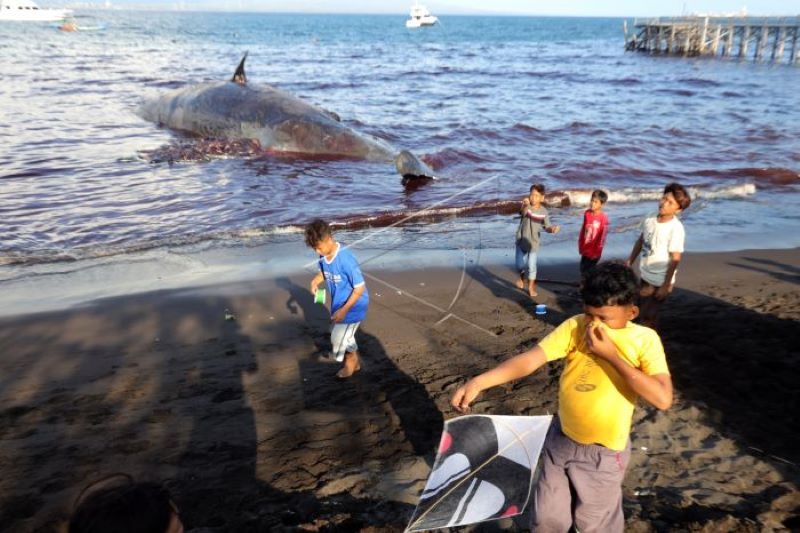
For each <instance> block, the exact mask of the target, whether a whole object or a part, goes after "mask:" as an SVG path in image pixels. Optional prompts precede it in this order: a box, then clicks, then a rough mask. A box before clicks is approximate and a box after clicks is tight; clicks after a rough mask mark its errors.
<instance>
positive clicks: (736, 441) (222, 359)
mask: <svg viewBox="0 0 800 533" xmlns="http://www.w3.org/2000/svg"><path fill="white" fill-rule="evenodd" d="M797 265H800V250H798V249H794V250H768V251H744V252H736V253H726V254H705V255H703V254H689V255H688V256H687V257H686V260H685V262H684V264H683V265H682V266H681V269H680V272H679V278H678V288H677V289H676V291H675V293H674V294H673V296H672V297H671V300H670V301H669V304H668V305H666V306H665V308H664V312H663V314H662V321H661V324H660V329H661V333H662V337H663V339H664V344H665V347H666V350H667V357H668V361H669V364H670V368H671V371H672V373H673V379H674V382H675V387H676V402H675V405H674V406H673V407H672V409H670V410H669V411H667V412H658V411H657V410H655V409H653V408H649V407H644V406H640V407H639V408H638V409H637V411H636V415H635V421H634V428H633V433H632V439H633V446H634V453H633V458H632V461H631V465H630V467H629V470H628V473H627V477H626V479H625V484H624V494H625V511H626V516H627V520H628V528H627V529H629V530H630V531H637V532H638V531H642V532H643V531H687V530H689V531H764V530H782V529H783V530H797V529H798V528H800V491H799V490H798V484H800V470H799V469H798V464H800V452H798V451H797V447H796V445H795V441H796V437H797V435H798V434H800V423H799V422H798V418H797V417H798V415H797V413H798V412H800V406H798V396H799V395H800V387H798V386H797V383H796V379H795V377H796V376H797V370H796V368H797V366H798V364H800V350H798V346H800V327H798V326H799V325H800V301H799V298H798V296H799V295H800V290H798V288H800V269H799V268H798V267H797ZM365 273H366V274H367V275H368V278H367V283H368V286H369V288H370V291H371V295H372V302H371V307H370V311H369V315H368V318H367V320H366V321H365V322H364V323H363V324H362V328H361V330H360V332H359V336H358V337H357V338H358V342H359V344H360V346H361V348H362V354H363V363H362V370H361V372H359V373H358V374H356V376H355V377H354V378H352V379H350V380H347V381H340V380H337V379H336V378H335V377H334V375H335V372H336V370H337V365H336V364H332V363H330V362H328V361H326V360H325V359H324V357H322V356H323V355H324V353H325V351H326V350H327V344H328V335H327V324H328V314H327V311H326V309H325V308H324V307H322V306H319V305H315V304H314V303H313V301H312V297H311V295H310V294H309V292H308V290H307V283H308V280H309V278H310V276H309V275H307V274H305V273H303V274H298V275H297V276H289V277H281V278H277V279H264V280H261V281H258V282H246V283H236V284H230V285H224V286H214V287H210V288H201V289H183V290H170V291H161V292H154V293H148V294H143V295H134V296H126V297H120V298H110V299H105V300H101V301H97V302H94V303H93V304H91V305H86V306H83V307H80V308H75V309H70V310H66V311H59V312H51V313H41V314H35V315H28V316H18V317H8V318H3V319H2V320H0V353H2V357H1V358H0V471H1V472H2V474H3V475H2V477H0V530H2V531H21V532H28V531H51V530H53V525H54V524H55V521H56V520H58V518H59V517H61V516H63V515H64V513H65V512H67V511H68V509H69V506H70V504H71V502H72V501H73V500H74V498H75V496H76V495H77V493H78V491H79V490H80V489H81V488H82V487H83V486H84V485H86V484H87V483H88V482H90V481H92V480H94V479H96V478H98V477H101V476H103V475H105V474H108V473H111V472H118V471H124V472H128V473H131V474H133V475H134V476H136V477H137V478H140V479H156V480H163V481H164V482H165V483H166V484H167V486H168V487H169V488H170V489H171V490H172V491H173V493H174V495H175V499H176V500H177V502H178V504H179V506H180V508H181V514H182V517H183V519H184V522H185V525H186V529H187V531H191V530H196V531H206V532H208V531H237V532H247V531H282V530H285V531H402V529H403V528H404V526H405V525H406V523H407V520H408V518H409V517H410V515H411V513H412V512H413V509H414V503H415V501H416V498H417V495H418V493H419V491H420V490H421V488H422V486H423V485H424V481H425V479H426V477H427V474H428V471H429V465H430V464H431V462H432V459H433V450H434V448H435V446H436V443H437V442H438V438H439V433H440V431H441V426H442V422H443V420H444V419H446V418H450V417H452V416H455V413H454V412H453V411H452V410H451V409H449V407H448V400H449V396H450V394H451V393H452V391H453V390H454V388H455V387H457V386H458V385H459V384H461V383H462V382H463V380H464V379H465V378H466V377H469V376H472V375H474V374H476V373H478V372H480V371H483V370H485V369H487V368H489V367H491V366H493V365H494V364H496V363H497V362H499V361H501V360H503V359H505V358H507V357H509V356H510V355H513V354H514V353H517V352H518V351H520V350H522V349H525V348H527V347H529V346H532V345H533V344H535V343H536V341H537V340H538V339H539V338H541V337H542V336H543V335H545V334H547V333H548V332H549V331H550V330H552V328H553V327H554V325H556V324H558V323H559V322H560V321H561V320H563V319H564V318H565V317H567V316H570V315H572V314H575V313H578V312H580V309H581V306H580V302H579V300H578V298H577V295H576V292H575V287H574V286H572V285H570V284H566V283H547V282H542V283H541V284H540V289H539V293H540V297H539V298H538V302H539V303H545V304H547V305H548V309H549V313H548V314H547V315H545V316H544V317H537V316H536V315H535V314H534V302H532V301H531V300H530V299H529V298H527V296H526V295H524V294H523V293H522V292H520V291H518V290H517V289H516V288H515V287H514V286H513V273H512V272H511V270H510V269H509V268H508V267H506V266H480V265H476V264H470V265H468V268H467V269H466V270H464V271H463V272H462V269H461V268H460V266H456V267H453V268H452V269H446V268H439V269H428V270H421V271H410V272H386V271H371V270H369V269H365ZM540 276H541V277H542V278H549V279H553V280H558V281H574V280H575V279H576V277H577V264H570V265H557V266H551V267H546V268H542V271H541V274H540ZM226 309H227V310H229V311H230V313H232V314H233V315H234V316H235V320H225V314H226ZM542 318H543V319H542ZM559 370H560V369H559V367H558V366H557V365H551V366H550V367H547V368H545V369H543V370H542V371H540V372H539V373H537V374H536V375H534V376H532V377H530V378H528V379H525V380H521V381H520V382H517V383H514V384H512V385H507V386H505V387H499V388H497V389H494V390H491V391H488V392H487V393H485V394H484V395H482V396H481V397H480V399H479V401H478V402H477V403H476V404H475V412H478V413H493V414H544V413H547V412H550V413H553V412H555V411H556V409H557V405H556V396H557V380H558V375H559ZM526 520H527V515H525V516H523V517H521V518H519V519H516V520H504V521H501V522H498V523H495V524H493V525H490V526H484V527H482V528H476V529H479V530H482V531H497V530H500V529H510V530H524V529H525V527H526V526H525V524H526V523H527V522H526Z"/></svg>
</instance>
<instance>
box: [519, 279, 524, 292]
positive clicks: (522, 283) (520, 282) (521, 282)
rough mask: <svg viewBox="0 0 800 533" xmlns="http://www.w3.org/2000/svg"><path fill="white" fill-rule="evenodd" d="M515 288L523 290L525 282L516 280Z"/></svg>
mask: <svg viewBox="0 0 800 533" xmlns="http://www.w3.org/2000/svg"><path fill="white" fill-rule="evenodd" d="M517 288H518V289H520V290H521V289H524V288H525V282H524V281H522V278H520V279H518V280H517Z"/></svg>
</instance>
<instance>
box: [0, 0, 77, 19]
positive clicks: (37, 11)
mask: <svg viewBox="0 0 800 533" xmlns="http://www.w3.org/2000/svg"><path fill="white" fill-rule="evenodd" d="M70 15H72V10H71V9H45V8H40V7H39V6H37V5H36V3H35V2H33V1H32V0H0V21H2V20H22V21H34V22H36V21H38V22H55V21H57V20H64V19H65V18H67V17H69V16H70Z"/></svg>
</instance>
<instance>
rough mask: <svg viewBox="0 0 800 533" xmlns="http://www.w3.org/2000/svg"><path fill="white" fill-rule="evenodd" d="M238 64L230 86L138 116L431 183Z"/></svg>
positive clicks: (183, 92)
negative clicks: (388, 168)
mask: <svg viewBox="0 0 800 533" xmlns="http://www.w3.org/2000/svg"><path fill="white" fill-rule="evenodd" d="M246 59H247V54H245V56H244V57H243V58H242V61H241V62H240V63H239V67H238V68H237V69H236V73H235V74H234V75H233V78H232V79H231V80H230V81H220V82H208V83H200V84H197V85H191V86H189V87H184V88H182V89H177V90H175V91H171V92H169V93H166V94H162V95H160V96H158V97H157V98H154V99H152V100H149V101H146V102H145V103H144V104H143V105H142V106H141V108H140V110H139V113H140V115H141V116H142V117H143V118H145V119H146V120H150V121H153V122H155V123H157V124H159V125H164V126H167V127H169V128H171V129H174V130H180V131H184V132H189V133H193V134H195V135H199V136H202V137H214V138H221V139H252V140H256V141H258V142H259V143H260V145H261V147H262V148H263V149H264V150H269V151H271V152H281V153H287V154H297V155H300V156H303V155H305V156H319V157H343V158H354V159H366V160H385V161H394V163H395V166H396V167H397V171H398V172H399V173H400V175H401V176H403V181H404V183H406V182H408V181H410V180H414V179H417V178H433V171H432V170H431V169H430V168H428V166H427V165H425V163H423V162H422V161H420V160H419V159H418V158H417V157H416V156H415V155H414V154H412V153H411V152H408V151H405V150H403V151H398V150H395V149H394V148H393V147H392V146H390V145H389V144H388V143H386V142H384V141H382V140H380V139H376V138H374V137H371V136H369V135H365V134H363V133H358V132H356V131H355V130H353V129H352V128H349V127H347V126H345V125H344V124H342V123H341V121H340V119H339V116H338V115H336V114H335V113H332V112H330V111H326V110H324V109H321V108H319V107H316V106H313V105H311V104H308V103H306V102H304V101H303V100H300V99H299V98H297V97H296V96H293V95H291V94H289V93H287V92H284V91H281V90H280V89H277V88H275V87H272V86H270V85H266V84H260V85H250V84H248V83H247V76H246V75H245V72H244V62H245V60H246Z"/></svg>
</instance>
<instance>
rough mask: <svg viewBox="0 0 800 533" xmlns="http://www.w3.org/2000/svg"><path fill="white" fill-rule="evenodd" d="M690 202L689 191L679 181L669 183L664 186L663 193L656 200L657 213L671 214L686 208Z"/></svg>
mask: <svg viewBox="0 0 800 533" xmlns="http://www.w3.org/2000/svg"><path fill="white" fill-rule="evenodd" d="M691 203H692V199H691V198H690V197H689V191H687V190H686V187H684V186H683V185H681V184H680V183H670V184H669V185H667V186H666V187H664V194H663V195H662V196H661V200H660V201H659V202H658V214H659V215H663V216H672V215H676V214H678V213H680V212H681V211H683V210H685V209H688V207H689V205H690V204H691Z"/></svg>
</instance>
